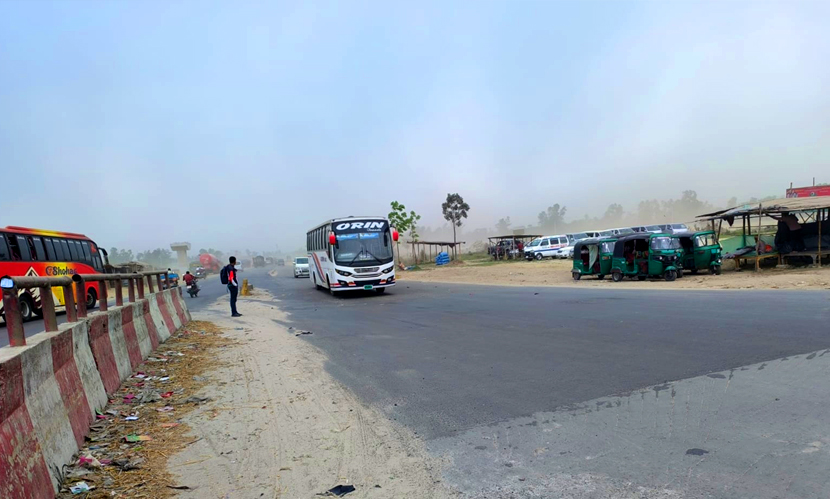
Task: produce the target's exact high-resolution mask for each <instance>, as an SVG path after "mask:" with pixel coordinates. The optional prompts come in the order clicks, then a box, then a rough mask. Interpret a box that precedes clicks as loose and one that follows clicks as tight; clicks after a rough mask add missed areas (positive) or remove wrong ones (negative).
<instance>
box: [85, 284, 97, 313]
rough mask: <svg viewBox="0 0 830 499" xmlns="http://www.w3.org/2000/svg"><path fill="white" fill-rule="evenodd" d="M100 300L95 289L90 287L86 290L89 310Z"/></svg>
mask: <svg viewBox="0 0 830 499" xmlns="http://www.w3.org/2000/svg"><path fill="white" fill-rule="evenodd" d="M97 302H98V295H97V294H96V293H95V290H94V289H90V290H89V291H87V292H86V308H87V310H89V309H91V308H92V307H94V306H95V304H96V303H97Z"/></svg>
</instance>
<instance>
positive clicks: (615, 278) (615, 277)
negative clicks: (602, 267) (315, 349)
mask: <svg viewBox="0 0 830 499" xmlns="http://www.w3.org/2000/svg"><path fill="white" fill-rule="evenodd" d="M611 280H612V281H614V282H620V281H622V280H623V275H622V272H619V271H614V272H611Z"/></svg>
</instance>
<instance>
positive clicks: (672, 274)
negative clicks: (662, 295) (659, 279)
mask: <svg viewBox="0 0 830 499" xmlns="http://www.w3.org/2000/svg"><path fill="white" fill-rule="evenodd" d="M663 279H665V280H666V281H668V282H672V281H673V280H675V279H677V272H675V271H674V270H667V271H666V272H665V273H664V274H663Z"/></svg>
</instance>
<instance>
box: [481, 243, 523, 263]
mask: <svg viewBox="0 0 830 499" xmlns="http://www.w3.org/2000/svg"><path fill="white" fill-rule="evenodd" d="M488 251H489V253H490V254H491V255H492V256H493V259H494V260H503V259H508V260H512V259H514V258H519V257H521V255H522V253H523V251H524V243H522V242H521V241H514V240H513V239H501V240H499V241H498V242H496V244H494V245H493V246H491V247H490V248H489V249H488Z"/></svg>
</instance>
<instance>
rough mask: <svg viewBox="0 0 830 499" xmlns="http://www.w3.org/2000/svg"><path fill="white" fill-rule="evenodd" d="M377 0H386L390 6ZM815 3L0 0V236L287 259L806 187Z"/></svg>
mask: <svg viewBox="0 0 830 499" xmlns="http://www.w3.org/2000/svg"><path fill="white" fill-rule="evenodd" d="M390 3H391V4H397V5H398V7H395V6H390V5H389V4H390ZM828 26H830V2H820V1H817V2H799V1H786V2H741V1H718V2H709V3H706V2H675V1H668V2H622V1H613V2H591V1H585V2H570V3H566V2H556V1H553V0H549V1H542V2H531V1H518V2H507V1H504V2H498V1H476V2H447V1H439V2H425V1H418V2H381V1H378V2H346V1H343V2H330V3H326V2H296V1H295V2H286V3H284V4H280V3H278V2H240V1H234V2H230V1H227V2H216V3H209V2H206V1H198V2H162V1H155V2H138V1H136V2H127V1H104V0H97V1H95V0H88V1H81V2H70V1H61V2H46V1H44V0H37V1H22V2H10V1H7V0H0V167H1V168H2V185H3V189H2V192H0V208H1V209H2V211H0V212H1V213H2V214H3V218H4V219H5V220H4V222H2V223H0V225H24V226H34V227H42V228H49V229H56V230H69V231H78V232H83V233H86V234H87V235H89V236H91V237H93V238H94V239H96V240H97V241H98V242H99V243H100V244H101V245H103V246H106V247H110V246H118V247H128V248H131V249H133V250H143V249H148V248H154V247H157V246H162V245H163V246H167V245H168V244H169V243H170V242H172V241H175V240H182V239H184V240H188V241H190V242H191V243H192V244H193V245H194V247H195V248H194V249H198V248H199V247H207V246H214V247H220V248H224V249H235V248H245V247H249V248H251V249H258V250H261V249H269V248H273V245H274V244H279V245H280V246H281V247H282V248H283V249H287V250H291V249H295V248H296V247H297V246H299V245H300V244H301V243H304V241H305V239H304V238H305V231H306V230H307V229H309V228H310V227H311V226H312V225H315V224H317V223H319V222H321V221H322V220H324V219H326V218H330V217H336V216H345V215H352V214H355V215H358V214H381V215H382V214H386V213H387V212H388V207H389V202H390V201H392V200H399V201H401V202H403V203H405V204H406V205H407V207H408V208H413V209H415V210H417V211H418V212H419V213H421V214H422V215H423V220H422V223H425V224H427V225H433V226H435V225H439V224H440V223H442V219H441V212H440V205H441V202H442V201H443V199H444V198H445V197H446V194H447V192H456V191H457V192H459V193H461V194H462V195H463V196H464V198H465V199H466V200H467V202H468V203H469V204H470V205H471V207H472V210H471V212H470V220H469V227H470V228H476V227H484V226H493V225H494V224H495V222H496V221H497V220H498V218H500V217H503V216H506V215H510V216H511V217H512V219H513V220H514V223H517V224H518V223H530V222H533V221H534V220H535V217H536V214H537V213H538V212H539V211H541V210H543V209H544V208H545V207H547V206H549V205H551V204H553V203H556V202H558V203H560V204H564V205H567V206H568V209H569V215H570V216H577V217H578V216H581V215H582V214H584V213H589V214H591V215H601V214H602V212H603V211H604V210H605V207H606V206H607V205H608V204H610V203H612V202H617V203H621V204H623V206H625V207H626V208H628V209H634V208H636V203H637V202H638V201H639V200H640V199H642V198H658V199H659V198H669V197H675V198H676V197H679V196H680V192H681V191H682V190H684V189H695V190H697V192H698V195H699V197H700V198H702V199H705V200H708V201H711V202H713V203H715V204H716V205H723V204H724V203H725V202H726V200H727V199H728V198H729V197H731V196H733V195H734V196H738V197H747V198H748V197H751V196H758V197H761V196H765V195H769V194H781V195H783V194H784V189H785V188H786V187H787V186H788V184H789V182H794V183H796V184H803V185H807V184H809V183H810V182H811V180H812V177H813V176H817V177H819V178H818V180H819V181H824V182H830V92H828V90H827V89H828V88H830V63H828V61H830V29H828Z"/></svg>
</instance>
